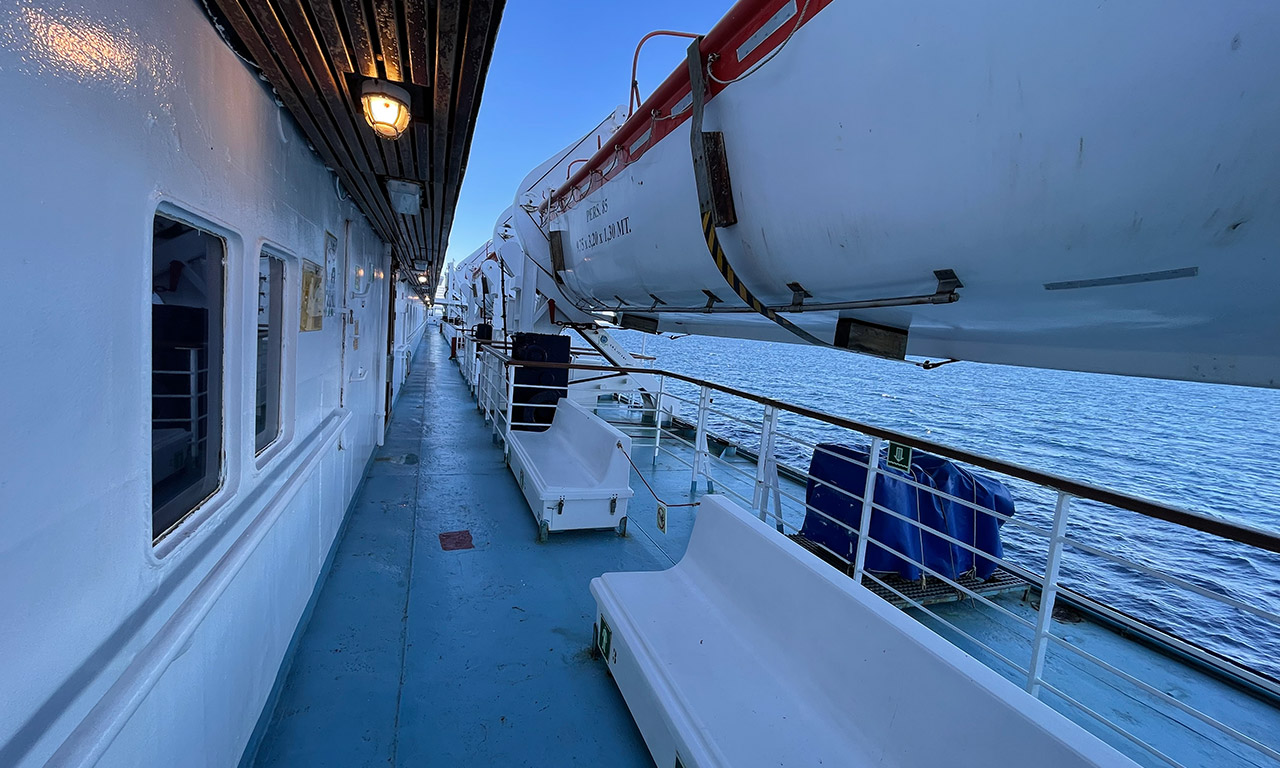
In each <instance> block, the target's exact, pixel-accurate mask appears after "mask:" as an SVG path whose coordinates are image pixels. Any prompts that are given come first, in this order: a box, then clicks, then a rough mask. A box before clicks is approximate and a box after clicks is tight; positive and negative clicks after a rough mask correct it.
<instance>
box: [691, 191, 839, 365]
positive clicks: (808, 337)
mask: <svg viewBox="0 0 1280 768" xmlns="http://www.w3.org/2000/svg"><path fill="white" fill-rule="evenodd" d="M702 235H703V237H704V238H706V241H707V250H708V251H710V252H711V258H712V260H713V261H715V263H716V269H718V270H720V275H721V276H722V277H724V281H725V282H726V283H728V284H729V287H730V288H732V289H733V292H734V293H735V294H737V296H738V298H740V299H742V300H743V301H745V302H746V303H747V306H749V307H751V308H752V309H753V310H755V311H756V312H759V313H760V314H762V315H764V316H765V317H767V318H769V319H770V320H772V321H773V322H775V323H777V324H778V325H780V326H782V327H783V328H785V329H787V330H788V331H790V332H791V333H793V334H795V335H796V336H799V337H800V338H802V339H804V340H805V341H807V342H809V343H810V344H817V345H818V346H820V347H829V346H831V345H830V344H828V343H827V342H825V341H823V340H822V339H819V338H818V337H817V336H814V335H813V334H811V333H809V332H808V331H806V330H804V329H803V328H801V327H799V326H797V325H796V324H795V323H792V322H791V321H790V320H787V319H786V318H785V317H782V316H781V315H779V314H778V313H777V312H775V311H774V310H772V309H769V308H768V307H766V306H765V305H764V302H762V301H760V300H759V299H757V298H756V297H755V294H753V293H752V292H751V289H750V288H747V286H746V285H745V284H744V283H743V282H742V281H741V280H739V279H738V273H736V272H734V271H733V265H732V264H730V263H729V259H728V258H726V257H725V255H724V249H723V248H721V247H720V238H719V237H718V236H717V234H716V227H715V224H713V223H712V220H711V211H710V210H706V211H703V212H702Z"/></svg>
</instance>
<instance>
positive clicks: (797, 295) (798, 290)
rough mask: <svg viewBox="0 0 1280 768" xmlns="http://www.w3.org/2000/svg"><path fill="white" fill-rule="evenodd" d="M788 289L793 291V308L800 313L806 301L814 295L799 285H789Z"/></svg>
mask: <svg viewBox="0 0 1280 768" xmlns="http://www.w3.org/2000/svg"><path fill="white" fill-rule="evenodd" d="M787 289H788V290H790V291H791V308H792V309H794V310H797V311H798V310H799V309H800V305H801V304H804V300H805V299H812V298H813V294H812V293H809V292H808V291H806V290H805V289H804V286H803V285H801V284H799V283H787Z"/></svg>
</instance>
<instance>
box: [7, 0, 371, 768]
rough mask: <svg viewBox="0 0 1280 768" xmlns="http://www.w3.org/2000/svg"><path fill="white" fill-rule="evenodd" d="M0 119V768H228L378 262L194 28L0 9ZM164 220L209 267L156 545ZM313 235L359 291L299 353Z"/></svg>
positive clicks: (361, 438) (132, 5) (139, 10)
mask: <svg viewBox="0 0 1280 768" xmlns="http://www.w3.org/2000/svg"><path fill="white" fill-rule="evenodd" d="M0 101H3V103H4V104H5V105H6V106H5V109H3V110H0V135H2V136H4V137H5V142H6V143H5V145H4V146H3V148H0V179H3V181H4V195H3V201H4V205H3V207H2V208H0V223H2V226H0V261H2V263H3V266H4V270H3V273H4V280H3V281H0V307H3V310H2V311H3V316H4V318H5V319H6V321H7V323H6V325H7V326H8V328H7V332H6V333H5V334H3V335H2V336H0V360H3V361H4V371H5V374H4V375H3V376H0V440H2V441H3V443H2V444H0V458H2V459H3V464H2V465H0V467H2V469H0V585H3V587H2V588H0V616H3V617H4V618H3V620H0V765H6V766H7V765H19V766H34V765H42V764H45V763H46V761H52V763H53V764H56V765H83V764H93V763H94V762H95V761H96V762H97V764H99V765H103V766H115V765H121V766H126V765H127V766H144V765H165V766H170V765H182V766H191V765H210V766H227V765H234V764H235V763H236V762H237V761H238V760H239V759H240V757H241V753H242V751H243V749H244V747H245V744H246V741H247V740H248V738H249V736H250V733H251V732H252V730H253V728H254V725H255V723H256V721H257V719H258V716H259V712H260V711H261V709H262V707H263V705H264V703H265V702H266V700H267V698H268V695H269V692H270V691H271V688H272V685H273V683H274V681H275V679H276V673H277V670H278V668H279V665H280V663H281V659H282V658H283V656H284V654H285V651H286V648H287V646H288V644H289V642H290V639H291V637H292V635H293V633H294V630H295V626H296V624H297V621H298V619H299V617H300V616H301V615H302V613H303V610H304V608H305V606H306V604H307V602H308V599H309V598H310V596H311V594H312V591H313V587H314V585H315V583H316V580H317V577H318V576H319V574H320V573H321V570H322V568H323V566H324V563H325V559H326V556H327V554H328V552H329V551H330V547H331V545H332V543H333V542H334V540H335V536H336V535H337V533H338V532H339V530H340V527H341V523H342V520H343V515H344V511H345V510H346V508H347V505H348V502H349V500H350V499H351V497H352V495H353V493H354V491H355V489H356V487H357V484H358V482H359V479H360V477H361V476H362V472H363V469H364V467H365V464H366V460H367V459H368V458H369V456H370V454H371V450H372V448H373V446H374V444H375V442H376V440H377V437H378V434H379V430H380V428H381V414H382V412H383V408H384V404H383V403H382V399H383V398H384V393H385V386H384V384H385V376H386V370H387V369H386V365H385V361H384V355H385V354H386V336H385V335H384V334H385V333H386V330H387V329H386V327H385V326H386V316H387V311H386V308H387V304H386V302H387V300H388V297H387V290H388V285H387V279H386V277H385V276H386V275H387V274H388V273H389V272H390V269H389V262H388V257H387V252H386V246H385V245H384V244H383V243H382V242H381V241H380V240H378V238H377V237H376V236H375V235H374V233H373V231H372V230H371V229H370V228H369V226H368V224H367V223H366V222H365V220H364V219H363V217H362V216H361V214H360V213H359V212H358V211H357V210H356V208H355V207H354V206H353V205H352V204H351V203H350V202H343V201H340V200H339V198H338V196H337V195H336V194H335V185H334V180H333V176H332V174H331V173H330V172H328V171H327V170H325V168H324V166H323V165H322V163H321V162H320V161H319V160H318V159H317V157H316V156H315V155H314V154H313V153H312V151H311V150H310V149H309V148H308V146H307V142H306V141H305V140H304V139H303V138H302V137H301V136H300V134H299V133H298V132H297V131H296V130H295V128H294V126H293V124H292V123H291V121H290V119H289V118H288V116H287V115H286V113H285V112H284V110H282V109H281V108H279V107H278V106H277V105H276V103H275V101H274V99H273V97H272V96H271V94H270V93H269V92H268V91H267V90H266V89H265V88H264V87H263V84H262V82H261V81H260V80H259V79H258V77H257V76H256V74H255V73H254V72H253V71H251V70H250V68H249V67H248V66H246V65H245V63H244V62H242V61H240V60H239V59H237V57H236V56H235V54H234V53H233V52H232V51H231V50H229V49H228V48H227V47H226V46H225V45H224V43H223V42H222V40H220V39H219V37H218V34H217V32H216V31H215V29H214V28H213V26H212V25H211V24H210V23H209V21H208V19H207V18H206V17H205V15H204V12H203V10H202V8H201V5H200V3H198V2H189V1H185V0H183V1H179V2H160V1H159V0H122V2H117V3H111V4H109V6H108V5H104V4H99V3H95V2H91V0H70V2H67V3H60V4H53V3H50V4H47V5H44V6H40V5H36V4H31V3H21V4H8V5H7V6H6V7H4V8H0ZM161 205H163V206H168V210H180V211H182V212H184V213H183V214H182V215H183V217H185V218H187V219H188V220H190V221H191V222H193V223H197V224H199V225H201V226H202V227H204V228H207V229H209V230H211V231H214V232H216V233H218V234H220V235H221V236H223V237H224V238H225V239H226V241H227V251H228V252H227V267H226V299H227V301H226V326H225V361H224V374H223V375H224V381H225V383H224V393H225V394H224V411H225V412H224V414H223V418H224V419H225V429H224V435H223V440H224V451H225V459H224V462H223V472H224V479H223V482H222V486H221V488H220V490H219V491H217V493H216V494H215V495H214V496H213V497H212V498H211V499H210V500H209V501H208V502H206V503H205V504H204V505H203V506H202V507H201V508H200V509H199V510H198V511H197V512H196V513H195V514H194V515H192V516H191V517H190V518H189V519H188V520H187V521H186V522H184V523H183V524H182V525H181V527H180V528H179V529H178V530H177V531H176V532H175V533H174V534H172V535H171V536H169V537H168V538H167V539H165V540H163V541H162V542H161V544H160V545H159V546H158V547H153V545H152V539H151V511H150V510H151V492H152V491H151V478H150V474H151V469H150V467H151V461H150V451H151V446H150V440H151V434H150V432H151V430H150V423H149V419H150V397H149V395H150V387H151V383H150V379H151V374H150V365H151V363H150V324H151V298H150V294H151V281H152V265H151V233H152V219H153V216H154V215H155V213H156V210H157V206H161ZM348 222H350V235H349V237H348V236H347V234H346V233H347V223H348ZM326 231H328V232H332V233H333V234H334V235H336V236H337V237H338V238H339V252H338V259H339V267H340V274H342V275H343V282H349V281H353V280H354V274H355V271H356V269H357V268H358V267H363V268H364V269H365V274H366V276H373V277H374V278H375V279H374V280H373V282H372V284H371V285H370V286H369V287H368V289H367V292H366V293H365V294H364V295H363V297H355V296H352V292H351V290H350V289H351V288H352V287H353V284H352V285H343V286H341V287H340V289H339V294H338V297H337V299H338V309H337V312H335V314H334V316H332V317H325V318H324V324H323V329H322V330H320V331H315V332H308V333H300V332H299V331H298V314H299V300H300V291H299V285H300V262H299V260H301V259H308V260H311V261H314V262H316V263H317V264H321V265H323V263H324V251H323V246H324V238H325V232H326ZM264 244H268V245H270V246H272V247H274V249H275V250H276V252H277V253H283V254H285V255H286V256H287V257H288V271H287V275H286V282H285V295H286V307H285V320H286V321H285V324H284V325H285V342H284V344H285V347H284V366H283V367H284V369H285V370H284V373H283V405H282V408H283V422H284V424H285V426H284V434H283V436H282V437H281V438H280V440H278V441H277V444H275V445H274V446H272V447H271V448H268V449H267V451H266V452H265V453H264V454H263V455H262V456H260V457H255V455H254V447H253V446H254V439H253V438H254V413H253V406H254V390H253V381H254V379H253V376H254V355H255V354H256V352H255V344H254V339H255V338H256V337H255V322H256V317H255V315H256V301H255V297H256V286H257V274H258V273H257V263H258V253H259V250H260V249H261V247H262V246H263V245H264ZM378 275H382V277H381V278H378V277H377V276H378ZM344 304H345V305H346V307H347V309H348V310H349V314H348V315H347V317H346V318H344V317H343V316H342V315H343V305H344ZM357 323H358V330H357ZM357 333H358V334H359V337H360V338H359V341H358V346H357V341H356V338H355V336H356V334H357ZM344 339H345V342H344ZM344 347H345V349H344Z"/></svg>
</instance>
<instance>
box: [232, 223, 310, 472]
mask: <svg viewBox="0 0 1280 768" xmlns="http://www.w3.org/2000/svg"><path fill="white" fill-rule="evenodd" d="M256 246H257V247H256V248H255V249H254V252H255V254H256V256H255V258H254V269H253V270H252V272H253V274H252V275H251V276H250V279H251V280H252V284H253V285H254V301H253V304H252V306H249V307H247V308H246V310H245V311H246V316H247V317H249V318H255V317H256V316H257V301H256V296H257V292H256V291H257V280H258V277H257V275H258V267H257V257H261V256H268V257H270V258H273V259H279V260H280V261H281V262H283V263H284V270H283V273H282V281H281V282H282V284H281V291H280V293H281V297H282V300H281V302H280V311H281V326H280V397H279V400H280V428H279V430H278V432H277V434H276V437H275V439H274V440H272V441H271V442H270V443H268V444H267V445H266V446H264V447H263V448H262V450H260V451H259V450H256V448H257V442H256V441H257V429H256V407H257V395H256V371H257V363H258V355H257V325H256V321H255V320H250V322H249V326H250V327H249V328H248V329H246V331H245V339H246V341H245V344H246V354H245V355H244V359H245V362H244V365H246V366H247V368H246V370H247V371H254V372H255V377H254V380H255V391H254V392H253V393H250V395H251V399H250V398H246V409H245V410H246V412H247V417H246V421H245V424H246V426H245V431H246V432H247V433H248V439H247V440H246V441H245V442H246V443H247V446H248V448H247V451H248V454H249V456H250V457H251V458H250V461H251V462H252V467H253V469H254V470H257V471H259V472H260V471H261V470H263V469H264V468H266V467H267V466H268V465H269V464H271V463H272V462H273V461H274V460H275V458H276V457H277V456H279V455H280V453H281V452H282V451H284V450H285V449H286V448H287V447H288V446H289V444H290V443H292V442H293V437H294V424H295V421H296V419H295V413H294V409H295V400H294V394H295V391H296V386H297V349H298V335H299V328H298V322H297V318H298V316H299V314H300V313H301V312H302V306H301V301H302V282H301V280H302V278H301V273H300V269H301V267H300V262H299V259H298V256H297V255H296V254H294V253H293V252H292V251H290V250H289V249H287V248H285V247H284V246H281V245H279V244H277V243H275V242H273V241H271V240H268V239H266V238H261V239H259V240H258V241H257V243H256ZM249 403H253V406H252V407H249Z"/></svg>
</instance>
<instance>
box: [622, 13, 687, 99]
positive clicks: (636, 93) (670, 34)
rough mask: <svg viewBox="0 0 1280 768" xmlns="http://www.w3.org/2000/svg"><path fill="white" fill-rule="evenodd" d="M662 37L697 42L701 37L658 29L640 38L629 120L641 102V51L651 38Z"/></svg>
mask: <svg viewBox="0 0 1280 768" xmlns="http://www.w3.org/2000/svg"><path fill="white" fill-rule="evenodd" d="M661 35H665V36H667V37H683V38H685V39H687V40H696V39H697V38H698V37H699V35H696V34H694V33H693V32H676V31H675V30H671V29H657V30H654V31H653V32H650V33H649V34H647V35H645V36H644V37H642V38H640V42H639V43H636V52H635V55H633V56H632V57H631V92H630V93H629V94H628V96H627V118H628V119H630V118H631V116H632V115H633V114H635V111H636V104H639V103H640V101H641V99H640V83H639V82H638V81H637V80H636V66H637V65H638V64H639V63H640V49H641V48H643V47H644V44H645V43H646V42H648V41H649V38H651V37H658V36H661Z"/></svg>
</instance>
